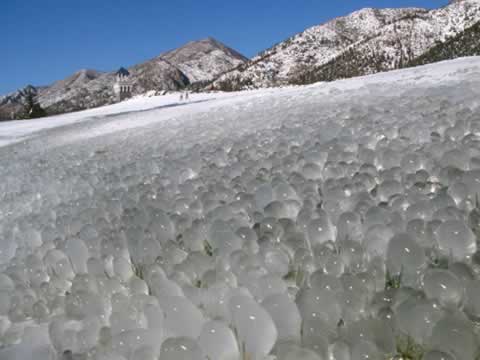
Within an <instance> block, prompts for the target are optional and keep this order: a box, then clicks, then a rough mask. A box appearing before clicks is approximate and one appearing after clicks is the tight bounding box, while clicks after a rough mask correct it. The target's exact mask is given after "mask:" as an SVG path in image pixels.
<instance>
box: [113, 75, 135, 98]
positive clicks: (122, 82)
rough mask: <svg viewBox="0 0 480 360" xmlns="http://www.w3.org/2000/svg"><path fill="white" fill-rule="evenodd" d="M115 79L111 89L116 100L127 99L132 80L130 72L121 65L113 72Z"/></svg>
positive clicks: (129, 94) (130, 91) (129, 95)
mask: <svg viewBox="0 0 480 360" xmlns="http://www.w3.org/2000/svg"><path fill="white" fill-rule="evenodd" d="M115 75H116V77H117V81H116V82H115V85H113V91H114V92H115V94H116V95H117V97H118V101H122V100H125V99H128V98H130V97H131V96H132V82H131V79H130V73H129V72H128V70H127V69H125V68H123V67H121V68H120V69H119V70H118V71H117V73H116V74H115Z"/></svg>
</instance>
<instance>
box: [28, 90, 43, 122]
mask: <svg viewBox="0 0 480 360" xmlns="http://www.w3.org/2000/svg"><path fill="white" fill-rule="evenodd" d="M44 116H47V112H46V111H45V110H44V109H43V108H42V107H41V106H40V104H39V103H38V102H37V101H35V97H34V95H33V94H32V93H31V92H29V93H28V94H27V95H26V98H25V107H24V113H23V116H22V117H23V118H24V119H37V118H41V117H44Z"/></svg>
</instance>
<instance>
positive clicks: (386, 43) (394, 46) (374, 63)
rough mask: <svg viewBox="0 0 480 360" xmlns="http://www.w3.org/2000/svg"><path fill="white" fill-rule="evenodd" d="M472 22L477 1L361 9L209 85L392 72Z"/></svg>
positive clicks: (237, 86)
mask: <svg viewBox="0 0 480 360" xmlns="http://www.w3.org/2000/svg"><path fill="white" fill-rule="evenodd" d="M478 21H480V2H479V1H478V0H462V1H456V2H452V3H450V4H448V5H446V6H443V7H440V8H438V9H432V10H427V9H422V8H399V9H391V8H387V9H374V8H364V9H361V10H358V11H355V12H353V13H351V14H349V15H346V16H342V17H338V18H335V19H333V20H330V21H328V22H326V23H323V24H320V25H316V26H313V27H310V28H308V29H306V30H305V31H303V32H301V33H298V34H296V35H294V36H292V37H290V38H287V39H286V40H285V41H283V42H280V43H278V44H276V45H275V46H273V47H272V48H270V49H267V50H265V51H264V52H262V53H260V54H259V55H257V56H256V57H254V58H253V59H252V60H251V61H249V62H247V63H246V64H244V65H242V66H240V67H239V68H237V69H234V70H232V71H230V72H227V73H225V74H222V75H221V76H220V77H219V78H217V79H216V80H215V81H214V82H213V83H212V84H211V87H210V88H212V89H216V90H242V89H247V88H262V87H271V86H282V85H288V84H307V83H311V82H315V81H329V80H335V79H339V78H343V77H351V76H358V75H367V74H370V73H374V72H378V71H387V70H392V69H396V68H400V67H402V66H403V64H404V63H407V62H409V61H411V60H412V58H415V57H418V56H420V55H422V54H423V53H425V52H426V51H427V50H428V49H430V48H431V47H433V46H435V45H436V43H437V42H443V41H445V40H446V39H447V38H449V37H452V36H455V35H457V34H459V33H461V32H463V31H464V30H465V29H466V28H468V27H470V26H472V25H473V24H474V23H476V22H478ZM362 59H363V61H360V60H362ZM346 60H348V61H346ZM335 71H339V72H338V74H337V73H335Z"/></svg>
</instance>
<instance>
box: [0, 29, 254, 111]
mask: <svg viewBox="0 0 480 360" xmlns="http://www.w3.org/2000/svg"><path fill="white" fill-rule="evenodd" d="M246 60H247V59H246V58H245V57H244V56H242V55H241V54H239V53H238V52H236V51H235V50H232V49H230V48H228V47H227V46H225V45H224V44H222V43H220V42H219V41H217V40H215V39H213V38H207V39H204V40H200V41H193V42H190V43H188V44H186V45H184V46H182V47H181V48H179V49H175V50H172V51H168V52H166V53H163V54H160V55H159V56H157V57H155V58H154V59H152V60H149V61H146V62H144V63H141V64H138V65H134V66H132V67H130V68H129V72H130V74H131V77H132V82H133V85H134V86H133V93H134V95H136V94H143V93H145V92H147V91H149V90H178V89H182V88H185V87H186V86H187V85H189V84H192V83H195V82H199V81H207V80H212V79H213V78H215V77H216V76H218V75H219V74H221V73H224V72H226V71H228V70H230V69H232V68H234V67H237V66H238V65H240V64H242V63H244V62H245V61H246ZM114 82H115V75H114V73H113V72H108V73H102V72H98V71H95V70H80V71H78V72H76V73H75V74H73V75H71V76H70V77H68V78H66V79H64V80H60V81H57V82H55V83H54V84H52V85H50V86H46V87H41V88H40V87H38V88H37V87H33V86H30V85H29V86H28V87H26V88H25V89H21V90H18V91H16V92H15V93H12V94H9V95H7V96H4V97H0V119H1V118H2V115H3V117H10V114H11V113H12V112H17V111H19V109H21V108H22V101H23V99H24V97H25V94H26V93H27V92H33V93H34V95H35V96H36V97H37V100H38V101H39V103H40V105H41V106H42V107H43V108H45V109H46V110H47V111H48V112H49V113H53V114H55V113H64V112H70V111H75V110H81V109H87V108H92V107H97V106H101V105H105V104H109V103H113V102H114V101H115V96H114V92H113V84H114Z"/></svg>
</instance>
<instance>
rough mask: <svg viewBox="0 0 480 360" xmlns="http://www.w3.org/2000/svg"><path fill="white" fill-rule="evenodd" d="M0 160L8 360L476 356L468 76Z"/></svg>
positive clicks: (22, 132) (450, 69) (225, 110)
mask: <svg viewBox="0 0 480 360" xmlns="http://www.w3.org/2000/svg"><path fill="white" fill-rule="evenodd" d="M2 139H3V142H2V144H1V145H2V147H0V171H1V181H0V359H1V360H24V359H35V360H50V359H65V360H70V359H79V360H80V359H94V360H154V359H159V358H160V360H199V359H200V360H207V359H210V360H246V359H249V360H264V359H277V360H333V359H335V360H350V359H351V360H358V359H378V360H384V359H390V358H393V357H394V356H398V358H401V357H403V358H407V355H410V356H416V357H413V358H414V359H422V358H423V359H426V360H440V359H443V360H451V359H456V360H472V359H475V358H476V356H478V354H479V344H480V335H479V327H478V322H479V320H480V251H478V235H479V234H480V204H478V201H477V198H478V193H479V192H480V58H468V59H460V60H456V61H451V62H445V63H440V64H436V65H431V66H426V67H421V68H416V69H409V70H404V71H396V72H391V73H387V74H378V75H374V76H370V77H365V78H359V79H353V80H346V81H339V82H335V83H330V84H317V85H313V86H308V87H298V88H287V89H276V90H262V91H252V92H245V93H233V94H208V95H195V96H193V97H192V99H191V102H190V103H188V104H179V103H178V99H177V97H174V96H173V95H172V96H167V97H155V98H148V99H136V100H131V101H128V102H125V103H122V104H118V105H114V106H111V107H105V108H101V109H95V110H89V111H86V112H81V113H76V114H70V115H65V116H60V117H54V118H49V119H42V120H35V121H31V122H7V123H3V124H0V141H2ZM422 356H423V357H422Z"/></svg>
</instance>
